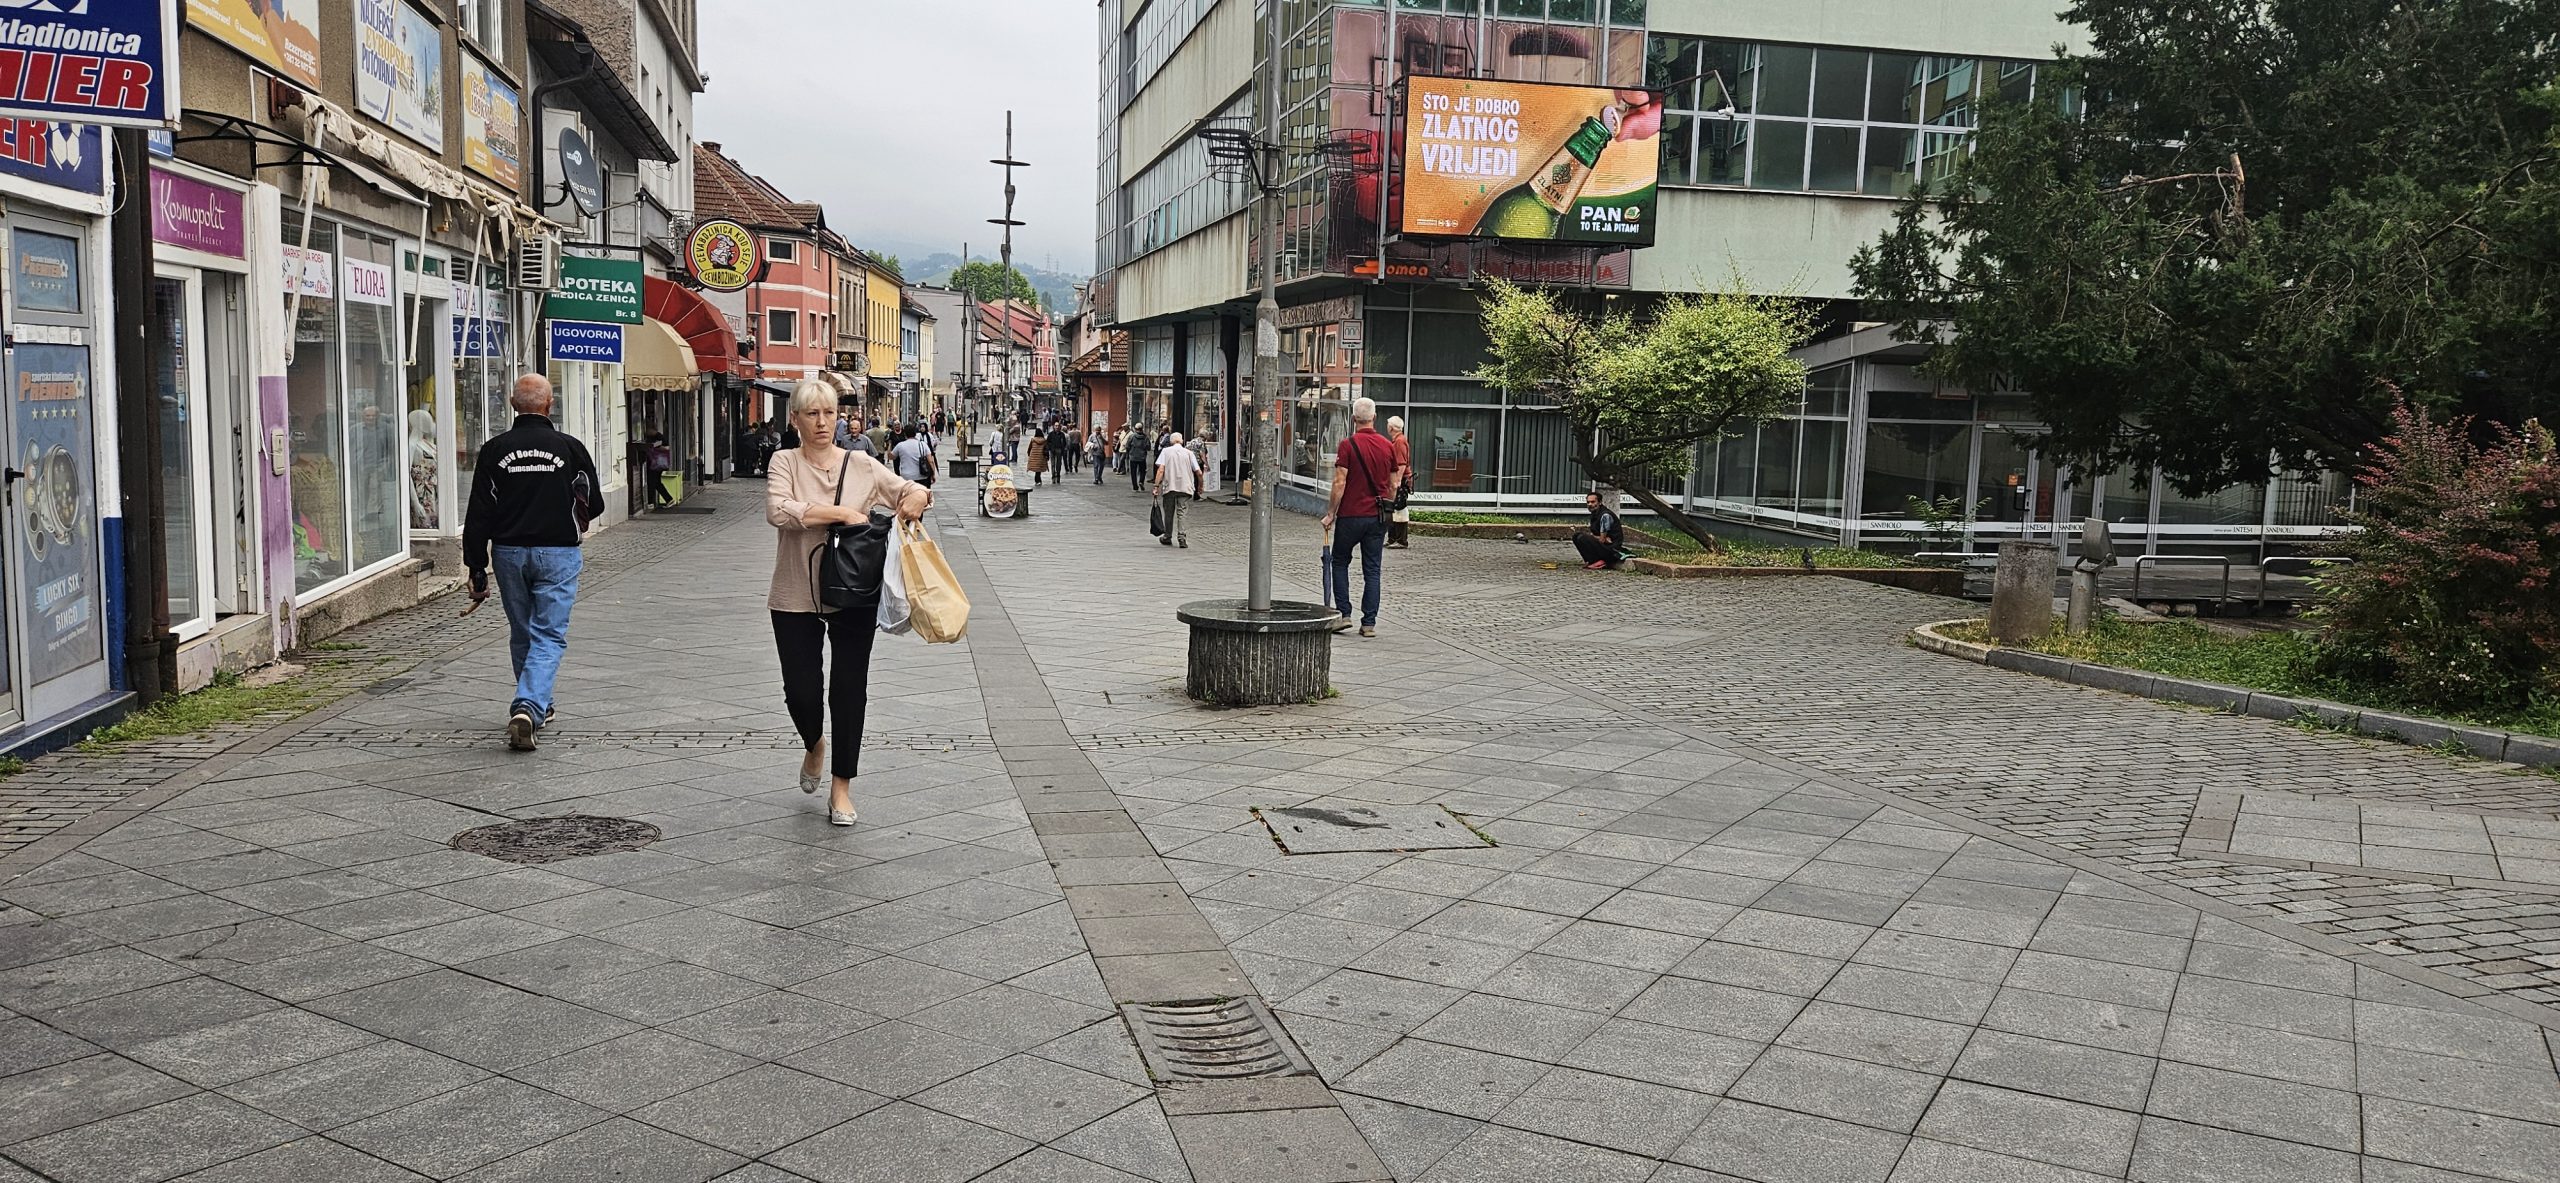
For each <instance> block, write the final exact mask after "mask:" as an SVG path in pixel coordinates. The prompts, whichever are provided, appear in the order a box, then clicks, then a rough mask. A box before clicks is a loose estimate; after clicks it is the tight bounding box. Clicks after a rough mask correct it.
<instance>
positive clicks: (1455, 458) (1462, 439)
mask: <svg viewBox="0 0 2560 1183" xmlns="http://www.w3.org/2000/svg"><path fill="white" fill-rule="evenodd" d="M1409 422H1410V423H1411V425H1412V428H1411V430H1410V431H1409V432H1408V433H1407V434H1408V435H1409V436H1410V437H1411V439H1412V441H1413V487H1414V488H1416V489H1420V490H1426V491H1429V492H1434V493H1468V492H1473V493H1492V492H1496V491H1503V492H1508V491H1509V490H1504V489H1502V488H1501V482H1499V481H1495V480H1493V479H1491V478H1492V477H1493V476H1494V475H1495V474H1494V471H1493V464H1494V457H1495V456H1496V455H1498V454H1499V453H1498V452H1497V451H1496V448H1497V447H1498V441H1497V440H1496V436H1497V435H1498V434H1499V433H1500V430H1501V426H1500V425H1501V422H1502V417H1501V414H1500V413H1499V412H1496V411H1493V410H1489V409H1488V410H1468V409H1464V408H1452V407H1415V408H1413V416H1412V418H1411V419H1410V420H1409Z"/></svg>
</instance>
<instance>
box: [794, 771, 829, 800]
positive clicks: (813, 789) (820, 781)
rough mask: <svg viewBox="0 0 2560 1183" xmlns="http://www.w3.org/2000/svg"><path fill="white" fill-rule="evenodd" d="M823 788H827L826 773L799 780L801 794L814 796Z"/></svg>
mask: <svg viewBox="0 0 2560 1183" xmlns="http://www.w3.org/2000/svg"><path fill="white" fill-rule="evenodd" d="M825 787H827V774H826V773H823V772H821V773H819V774H818V775H816V776H803V777H801V778H800V791H801V792H803V793H809V794H812V795H815V794H816V793H817V791H818V790H820V789H823V788H825Z"/></svg>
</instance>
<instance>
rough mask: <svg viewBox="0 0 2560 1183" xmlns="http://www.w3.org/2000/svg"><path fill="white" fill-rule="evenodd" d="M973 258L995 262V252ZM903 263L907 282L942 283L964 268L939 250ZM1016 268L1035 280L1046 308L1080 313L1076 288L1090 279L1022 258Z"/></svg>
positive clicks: (957, 259)
mask: <svg viewBox="0 0 2560 1183" xmlns="http://www.w3.org/2000/svg"><path fill="white" fill-rule="evenodd" d="M969 257H970V258H972V259H978V260H983V261H987V262H993V261H994V260H995V253H994V252H992V251H990V252H987V253H986V254H979V253H977V252H975V251H972V252H970V256H969ZM900 262H902V263H903V264H904V265H905V267H906V273H907V282H909V283H923V284H939V283H941V282H942V281H944V280H946V279H949V278H951V273H952V272H954V271H957V270H959V269H960V264H961V263H962V262H963V260H962V259H961V258H960V256H958V255H956V254H953V253H952V252H950V251H935V252H934V253H932V254H930V255H926V256H925V257H923V258H922V259H911V258H910V259H901V260H900ZM1013 269H1014V270H1016V271H1019V272H1021V273H1022V277H1023V278H1024V279H1028V280H1030V281H1031V289H1032V290H1033V291H1036V292H1038V293H1040V306H1041V307H1042V308H1046V309H1048V310H1049V311H1051V312H1062V313H1063V312H1073V311H1075V310H1076V285H1077V284H1080V283H1083V282H1084V281H1085V279H1086V278H1087V277H1085V276H1082V275H1076V274H1072V273H1070V272H1065V271H1050V270H1047V269H1046V268H1041V267H1034V266H1032V265H1030V264H1028V263H1025V262H1023V261H1022V260H1020V259H1016V260H1014V263H1013Z"/></svg>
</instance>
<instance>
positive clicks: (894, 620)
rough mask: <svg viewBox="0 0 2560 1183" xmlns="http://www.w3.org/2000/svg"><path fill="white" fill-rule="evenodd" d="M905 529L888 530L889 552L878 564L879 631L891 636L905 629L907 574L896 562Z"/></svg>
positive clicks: (906, 625)
mask: <svg viewBox="0 0 2560 1183" xmlns="http://www.w3.org/2000/svg"><path fill="white" fill-rule="evenodd" d="M906 533H907V532H906V531H905V530H904V529H903V528H901V529H893V530H891V531H889V553H888V555H887V558H886V561H884V562H883V563H881V565H880V631H881V632H884V633H888V634H890V635H892V636H895V635H898V634H901V633H904V632H906V631H907V627H908V624H907V576H906V571H905V570H904V567H903V565H902V564H901V563H899V562H898V551H899V550H900V549H901V546H902V544H903V540H904V539H905V537H906Z"/></svg>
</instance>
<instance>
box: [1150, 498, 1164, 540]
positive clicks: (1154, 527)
mask: <svg viewBox="0 0 2560 1183" xmlns="http://www.w3.org/2000/svg"><path fill="white" fill-rule="evenodd" d="M1147 533H1149V534H1154V535H1156V536H1158V537H1162V536H1163V534H1164V502H1161V501H1159V502H1156V503H1155V504H1153V505H1150V506H1148V507H1147Z"/></svg>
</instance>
